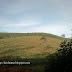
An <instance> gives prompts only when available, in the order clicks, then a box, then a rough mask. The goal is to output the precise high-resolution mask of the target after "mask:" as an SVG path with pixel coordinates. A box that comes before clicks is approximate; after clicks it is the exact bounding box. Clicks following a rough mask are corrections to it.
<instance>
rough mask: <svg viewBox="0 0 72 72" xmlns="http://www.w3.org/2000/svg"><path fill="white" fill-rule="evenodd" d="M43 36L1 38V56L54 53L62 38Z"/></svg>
mask: <svg viewBox="0 0 72 72" xmlns="http://www.w3.org/2000/svg"><path fill="white" fill-rule="evenodd" d="M41 38H42V36H21V37H12V38H5V39H0V54H1V55H0V57H3V56H19V57H21V58H44V57H46V56H47V55H48V54H51V53H54V52H55V51H56V49H57V48H59V44H60V43H61V42H62V41H63V40H62V39H56V38H51V37H45V38H46V40H44V39H41Z"/></svg>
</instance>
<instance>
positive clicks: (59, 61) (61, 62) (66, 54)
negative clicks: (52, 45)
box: [45, 40, 72, 72]
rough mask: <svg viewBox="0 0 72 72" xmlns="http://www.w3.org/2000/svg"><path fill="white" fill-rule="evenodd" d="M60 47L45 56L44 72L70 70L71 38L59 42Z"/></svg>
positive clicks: (71, 63)
mask: <svg viewBox="0 0 72 72" xmlns="http://www.w3.org/2000/svg"><path fill="white" fill-rule="evenodd" d="M60 47H61V48H62V49H59V50H58V51H57V52H56V53H55V54H52V55H50V56H49V57H47V59H48V60H49V61H48V64H47V66H46V67H45V72H72V40H71V41H70V42H67V41H64V42H61V44H60Z"/></svg>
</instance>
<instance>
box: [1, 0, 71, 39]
mask: <svg viewBox="0 0 72 72" xmlns="http://www.w3.org/2000/svg"><path fill="white" fill-rule="evenodd" d="M71 29H72V0H0V32H10V33H30V32H31V33H32V32H44V33H50V34H54V35H58V36H61V35H62V34H65V36H66V38H69V37H71V34H72V31H71Z"/></svg>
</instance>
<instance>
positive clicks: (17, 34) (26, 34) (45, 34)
mask: <svg viewBox="0 0 72 72" xmlns="http://www.w3.org/2000/svg"><path fill="white" fill-rule="evenodd" d="M20 36H45V37H50V38H56V39H63V38H62V37H59V36H56V35H52V34H48V33H0V37H1V38H12V37H20Z"/></svg>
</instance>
